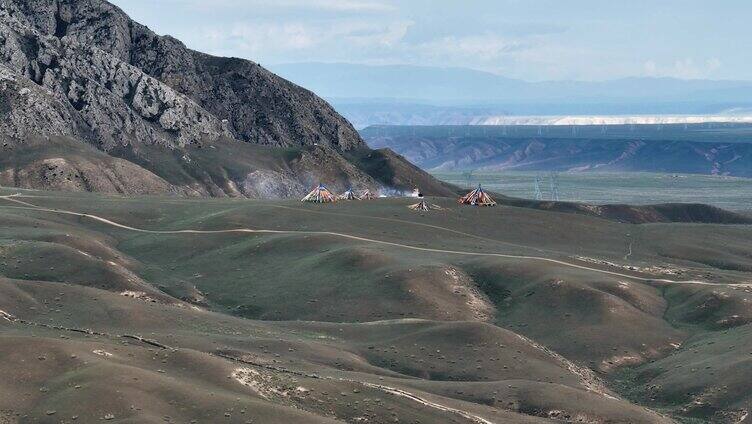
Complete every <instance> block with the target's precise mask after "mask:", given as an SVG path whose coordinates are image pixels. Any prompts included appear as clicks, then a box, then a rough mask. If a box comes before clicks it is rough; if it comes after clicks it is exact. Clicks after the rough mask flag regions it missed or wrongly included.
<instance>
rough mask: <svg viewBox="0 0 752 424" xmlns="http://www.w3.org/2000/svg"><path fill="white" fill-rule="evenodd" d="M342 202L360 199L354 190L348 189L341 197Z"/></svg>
mask: <svg viewBox="0 0 752 424" xmlns="http://www.w3.org/2000/svg"><path fill="white" fill-rule="evenodd" d="M339 199H340V200H360V199H358V196H356V195H355V193H354V192H353V190H352V189H351V188H348V189H347V191H346V192H344V193H342V194H340V195H339Z"/></svg>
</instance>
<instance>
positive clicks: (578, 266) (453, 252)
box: [0, 194, 747, 287]
mask: <svg viewBox="0 0 752 424" xmlns="http://www.w3.org/2000/svg"><path fill="white" fill-rule="evenodd" d="M18 197H22V195H20V194H11V195H7V196H0V199H4V200H7V201H10V202H14V203H17V204H20V205H23V206H17V207H14V209H27V210H35V211H42V212H50V213H55V214H60V215H73V216H78V217H82V218H88V219H91V220H94V221H97V222H101V223H103V224H107V225H110V226H112V227H116V228H121V229H124V230H129V231H135V232H139V233H147V234H232V233H248V234H304V235H323V236H332V237H340V238H345V239H348V240H356V241H362V242H366V243H372V244H379V245H385V246H393V247H399V248H402V249H409V250H417V251H421V252H430V253H442V254H449V255H462V256H476V257H495V258H505V259H518V260H526V261H537V262H547V263H552V264H556V265H561V266H566V267H569V268H575V269H582V270H585V271H591V272H596V273H600V274H605V275H611V276H615V277H620V278H627V279H630V280H635V281H643V282H653V283H669V284H700V285H710V286H716V285H719V286H724V287H729V286H745V287H746V286H747V285H746V284H715V283H709V282H706V281H695V280H686V281H678V280H670V279H662V278H654V277H640V276H636V275H631V274H625V273H622V272H616V271H608V270H605V269H600V268H594V267H590V266H586V265H581V264H577V263H573V262H567V261H565V260H560V259H552V258H546V257H543V256H529V255H509V254H505V253H485V252H469V251H460V250H448V249H434V248H430V247H419V246H412V245H409V244H402V243H395V242H391V241H385V240H377V239H371V238H367V237H360V236H355V235H352V234H345V233H337V232H333V231H304V230H264V229H253V228H234V229H228V230H147V229H144V228H136V227H131V226H128V225H124V224H120V223H118V222H115V221H111V220H109V219H107V218H103V217H101V216H97V215H92V214H86V213H81V212H73V211H67V210H62V209H49V208H45V207H42V206H37V205H34V204H32V203H28V202H24V201H22V200H19V199H18ZM437 228H441V229H445V230H448V231H451V232H456V230H452V229H448V228H443V227H437Z"/></svg>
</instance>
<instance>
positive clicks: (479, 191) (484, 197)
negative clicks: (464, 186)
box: [459, 184, 496, 206]
mask: <svg viewBox="0 0 752 424" xmlns="http://www.w3.org/2000/svg"><path fill="white" fill-rule="evenodd" d="M459 202H460V203H462V204H464V205H473V206H496V202H495V201H494V199H492V198H491V196H489V195H488V194H487V193H486V192H485V191H483V187H481V186H480V184H478V188H476V189H475V190H473V191H471V192H470V193H467V194H466V195H464V196H462V197H460V200H459Z"/></svg>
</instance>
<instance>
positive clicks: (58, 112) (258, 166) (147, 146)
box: [0, 0, 447, 197]
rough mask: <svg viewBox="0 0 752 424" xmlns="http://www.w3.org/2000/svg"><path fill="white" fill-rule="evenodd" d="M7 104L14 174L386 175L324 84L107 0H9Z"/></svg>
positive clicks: (161, 184)
mask: <svg viewBox="0 0 752 424" xmlns="http://www.w3.org/2000/svg"><path fill="white" fill-rule="evenodd" d="M0 115H1V116H2V120H0V138H2V146H1V147H2V149H3V156H4V159H1V160H0V165H1V166H2V168H0V184H6V185H7V184H12V185H20V186H28V187H37V188H49V187H55V188H67V189H75V190H94V191H99V190H102V191H115V192H123V193H154V192H156V193H159V192H174V193H183V194H192V195H212V196H225V195H230V196H263V197H284V196H288V195H298V194H300V193H302V192H303V191H305V189H306V188H307V186H309V185H311V184H314V183H316V182H317V181H320V180H321V181H327V182H330V183H331V184H332V185H333V186H334V187H335V188H344V187H346V186H350V185H359V186H366V187H372V188H376V187H378V186H380V185H383V183H382V182H381V179H382V177H381V176H380V175H369V174H368V173H367V172H365V171H364V170H362V169H360V168H358V167H356V166H355V165H353V164H352V163H351V159H348V155H349V154H352V153H354V152H357V151H360V150H368V148H367V146H366V145H365V144H364V142H363V141H362V139H361V138H360V136H359V135H358V133H357V132H356V131H355V129H354V128H353V127H352V125H350V124H349V123H348V122H347V121H346V120H345V119H344V118H342V117H341V116H340V115H338V114H337V113H336V112H335V111H334V109H332V107H331V106H329V104H327V103H326V102H325V101H323V100H322V99H321V98H319V97H317V96H316V95H315V94H313V93H311V92H310V91H308V90H305V89H303V88H301V87H298V86H297V85H295V84H292V83H290V82H289V81H286V80H284V79H282V78H280V77H278V76H276V75H274V74H273V73H271V72H269V71H267V70H266V69H264V68H262V67H261V66H259V65H258V64H256V63H253V62H250V61H247V60H242V59H235V58H219V57H213V56H210V55H206V54H203V53H200V52H196V51H192V50H190V49H188V48H186V47H185V46H184V45H183V44H182V43H181V42H180V41H178V40H176V39H174V38H171V37H168V36H159V35H157V34H155V33H154V32H152V31H151V30H149V29H148V28H147V27H145V26H143V25H140V24H138V23H136V22H134V21H132V20H131V19H130V18H129V17H128V16H127V15H126V14H125V13H123V12H122V11H121V10H120V9H118V8H117V7H115V6H113V5H112V4H110V3H107V2H106V1H101V0H81V1H74V0H1V1H0ZM81 144H84V145H85V146H81ZM259 145H263V146H269V147H268V148H266V149H261V148H259ZM89 147H93V148H89ZM53 152H54V154H53ZM113 159H118V160H113ZM395 160H397V161H398V162H399V161H402V160H403V159H401V158H399V157H397V158H396V159H395ZM116 164H117V165H116ZM396 165H398V167H399V168H400V169H406V168H405V167H403V166H399V164H396ZM53 171H54V172H53ZM102 175H110V176H111V178H110V179H108V183H106V184H95V183H93V181H95V180H101V177H102ZM420 178H424V176H423V175H414V176H406V177H405V180H408V181H410V180H415V179H420ZM432 187H433V188H436V189H438V190H439V191H441V190H447V188H446V187H444V186H443V185H441V184H439V183H437V182H435V181H434V182H433V184H432ZM430 189H431V188H429V190H430Z"/></svg>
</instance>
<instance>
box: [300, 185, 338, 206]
mask: <svg viewBox="0 0 752 424" xmlns="http://www.w3.org/2000/svg"><path fill="white" fill-rule="evenodd" d="M300 201H301V202H311V203H331V202H336V201H337V198H336V197H335V196H334V194H332V192H331V191H329V189H328V188H326V187H324V185H323V184H319V186H318V187H316V188H314V189H313V190H312V191H311V192H310V193H308V195H307V196H306V197H304V198H303V199H301V200H300Z"/></svg>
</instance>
